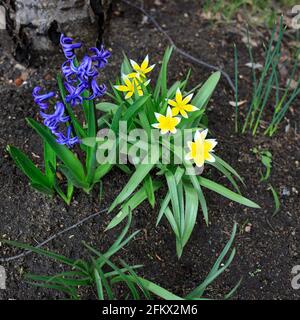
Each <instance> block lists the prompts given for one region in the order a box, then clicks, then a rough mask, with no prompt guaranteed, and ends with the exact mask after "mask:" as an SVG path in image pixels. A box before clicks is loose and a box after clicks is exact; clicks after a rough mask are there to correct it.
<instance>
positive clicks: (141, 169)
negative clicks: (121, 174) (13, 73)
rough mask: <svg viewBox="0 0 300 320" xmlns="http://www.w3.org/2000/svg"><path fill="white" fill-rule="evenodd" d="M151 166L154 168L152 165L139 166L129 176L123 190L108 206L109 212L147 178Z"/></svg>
mask: <svg viewBox="0 0 300 320" xmlns="http://www.w3.org/2000/svg"><path fill="white" fill-rule="evenodd" d="M153 166H154V164H140V165H138V166H137V169H136V171H135V172H134V174H133V175H132V176H131V178H130V180H129V181H128V182H127V184H126V186H125V187H124V188H123V190H122V191H121V193H120V194H119V195H118V196H117V198H116V199H115V201H114V202H113V203H112V205H111V206H110V208H109V212H111V211H112V210H113V209H115V208H116V206H117V205H119V204H121V203H122V202H124V201H125V200H126V199H127V198H128V197H130V196H131V194H132V193H133V192H134V190H135V189H136V188H137V187H138V186H139V184H140V183H141V182H142V181H143V180H144V178H145V177H146V176H147V174H148V173H149V172H150V171H151V169H152V168H153Z"/></svg>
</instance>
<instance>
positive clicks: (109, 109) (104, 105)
mask: <svg viewBox="0 0 300 320" xmlns="http://www.w3.org/2000/svg"><path fill="white" fill-rule="evenodd" d="M118 108H120V106H118V105H116V104H114V103H111V102H100V103H98V104H96V109H98V110H100V111H102V112H105V113H116V112H117V110H118Z"/></svg>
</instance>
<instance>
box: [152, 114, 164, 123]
mask: <svg viewBox="0 0 300 320" xmlns="http://www.w3.org/2000/svg"><path fill="white" fill-rule="evenodd" d="M154 115H155V118H156V119H157V121H158V122H159V119H160V118H161V117H163V115H162V114H160V113H157V112H154Z"/></svg>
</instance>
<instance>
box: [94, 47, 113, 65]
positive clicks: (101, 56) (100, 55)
mask: <svg viewBox="0 0 300 320" xmlns="http://www.w3.org/2000/svg"><path fill="white" fill-rule="evenodd" d="M90 51H92V52H94V53H95V54H94V55H93V56H91V58H92V60H93V61H95V62H97V63H96V64H95V67H96V68H104V67H105V66H106V65H107V62H108V61H107V59H108V58H109V57H110V55H111V54H110V52H109V51H108V50H105V49H104V47H103V46H101V49H100V50H99V49H98V48H96V47H93V48H90Z"/></svg>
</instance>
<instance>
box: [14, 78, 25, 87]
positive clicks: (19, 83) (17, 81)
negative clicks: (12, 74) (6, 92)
mask: <svg viewBox="0 0 300 320" xmlns="http://www.w3.org/2000/svg"><path fill="white" fill-rule="evenodd" d="M23 81H24V80H23V79H22V78H17V79H16V80H15V85H16V86H17V87H20V85H22V83H23Z"/></svg>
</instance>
